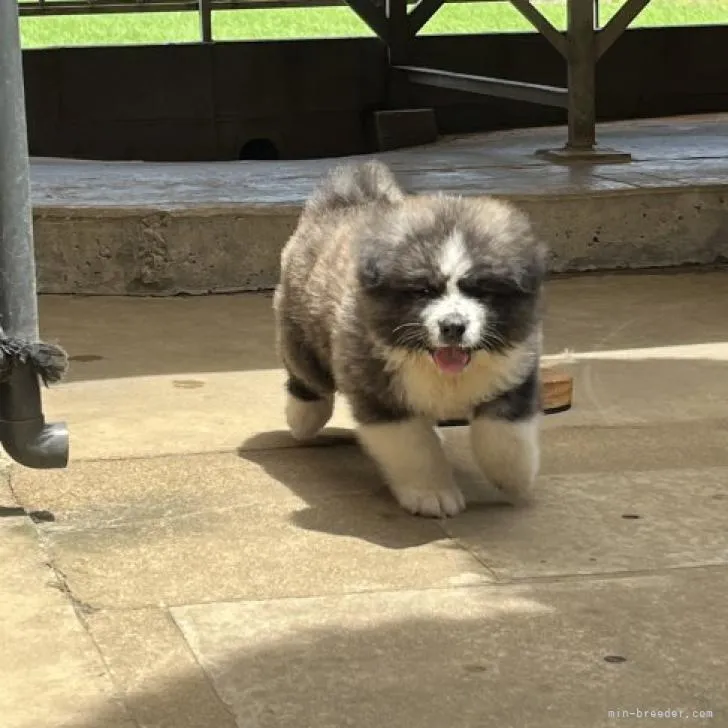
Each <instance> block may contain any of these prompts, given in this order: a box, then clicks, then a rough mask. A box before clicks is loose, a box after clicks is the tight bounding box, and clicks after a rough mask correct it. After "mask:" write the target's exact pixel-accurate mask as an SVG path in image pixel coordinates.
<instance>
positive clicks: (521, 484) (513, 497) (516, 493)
mask: <svg viewBox="0 0 728 728" xmlns="http://www.w3.org/2000/svg"><path fill="white" fill-rule="evenodd" d="M535 481H536V478H535V477H533V478H531V479H528V478H523V479H522V480H512V479H511V480H505V479H503V480H500V481H497V480H494V479H493V478H490V479H489V482H490V483H491V485H492V486H493V487H494V488H496V490H498V491H499V492H500V493H503V495H504V496H505V497H506V498H507V499H508V500H509V501H510V502H511V503H513V504H514V505H518V504H521V503H526V502H527V501H528V500H529V496H530V494H531V490H532V488H533V484H534V482H535Z"/></svg>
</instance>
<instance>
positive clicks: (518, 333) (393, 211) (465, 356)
mask: <svg viewBox="0 0 728 728" xmlns="http://www.w3.org/2000/svg"><path fill="white" fill-rule="evenodd" d="M544 267H545V251H544V249H543V247H542V246H541V245H540V243H539V242H538V241H537V240H536V239H535V237H534V235H533V233H532V230H531V227H530V225H529V223H528V220H527V218H526V217H525V216H524V215H523V214H521V213H520V212H518V211H517V210H516V209H515V208H513V207H512V206H511V205H509V204H506V203H504V202H501V201H498V200H495V199H492V198H488V197H477V198H476V197H471V198H461V197H456V196H450V195H406V194H405V193H404V192H403V191H402V190H401V188H400V187H399V186H398V184H397V182H396V181H395V179H394V177H393V176H392V174H391V173H390V171H389V170H388V169H387V167H385V166H384V165H382V164H380V163H378V162H370V163H366V164H362V165H356V166H350V167H343V168H339V169H337V170H335V171H334V172H332V173H331V174H330V175H329V176H328V177H327V178H326V179H325V180H324V181H323V182H322V184H321V185H320V186H319V187H318V189H317V190H316V191H315V193H314V194H313V196H312V197H311V199H310V200H309V202H308V204H307V205H306V207H305V209H304V211H303V214H302V215H301V218H300V220H299V224H298V227H297V229H296V231H295V232H294V234H293V235H292V237H291V239H290V240H289V241H288V243H287V245H286V246H285V248H284V250H283V253H282V256H281V280H280V284H279V286H278V287H277V289H276V293H275V297H274V308H275V313H276V323H277V339H278V348H279V352H280V356H281V359H282V363H283V366H284V367H285V369H286V370H287V372H288V383H287V389H288V404H287V407H286V413H287V419H288V423H289V426H290V428H291V431H292V433H293V434H294V436H295V437H297V438H299V439H308V438H310V437H313V436H314V435H316V433H317V432H318V431H319V430H320V429H321V428H322V427H323V426H324V425H325V424H326V422H327V421H328V419H329V418H330V416H331V412H332V408H333V396H334V393H335V392H337V391H338V392H340V393H341V394H343V395H344V396H346V397H347V399H348V400H349V402H350V404H351V408H352V411H353V413H354V417H355V418H356V420H357V423H358V426H359V428H358V431H359V438H360V441H361V443H362V445H363V446H364V448H365V449H366V450H367V451H368V452H369V453H370V455H371V456H372V457H373V458H374V460H375V461H376V462H377V464H378V465H379V468H380V470H381V472H382V473H383V475H384V477H385V478H386V480H387V482H388V484H389V486H390V488H391V490H392V492H393V494H394V495H395V497H396V498H397V500H398V501H399V503H400V504H401V505H402V506H403V507H404V508H405V509H407V510H408V511H410V512H412V513H417V514H421V515H427V516H452V515H455V514H457V513H459V512H460V511H462V510H463V508H464V507H465V501H464V499H463V496H462V493H461V492H460V490H459V489H458V486H457V485H456V484H455V481H454V479H453V476H452V473H451V471H450V467H449V465H448V463H447V461H446V458H445V455H444V452H443V450H442V446H441V443H440V440H439V439H438V438H437V436H436V434H435V431H434V426H435V425H436V423H437V422H438V421H441V420H444V419H457V418H463V419H469V420H470V422H471V438H472V447H473V450H474V453H475V459H476V461H477V462H478V464H479V465H480V467H481V469H482V470H483V473H484V475H485V476H486V477H487V478H488V479H489V480H490V481H491V482H492V483H493V484H494V485H495V486H497V487H499V488H501V489H502V490H503V491H504V492H506V493H507V494H509V495H510V496H512V497H514V498H518V497H520V496H522V495H523V494H524V493H525V491H527V490H528V488H529V487H530V485H531V483H532V482H533V480H534V478H535V477H536V473H537V471H538V462H539V448H538V417H539V413H540V402H539V386H538V385H539V382H538V365H539V356H540V347H541V327H540V298H541V287H542V280H543V276H544Z"/></svg>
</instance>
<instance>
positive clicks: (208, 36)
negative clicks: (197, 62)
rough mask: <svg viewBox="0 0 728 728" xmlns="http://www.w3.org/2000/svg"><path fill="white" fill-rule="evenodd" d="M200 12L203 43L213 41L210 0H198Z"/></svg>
mask: <svg viewBox="0 0 728 728" xmlns="http://www.w3.org/2000/svg"><path fill="white" fill-rule="evenodd" d="M197 7H198V12H199V14H200V36H201V38H202V42H203V43H212V4H211V2H210V0H197Z"/></svg>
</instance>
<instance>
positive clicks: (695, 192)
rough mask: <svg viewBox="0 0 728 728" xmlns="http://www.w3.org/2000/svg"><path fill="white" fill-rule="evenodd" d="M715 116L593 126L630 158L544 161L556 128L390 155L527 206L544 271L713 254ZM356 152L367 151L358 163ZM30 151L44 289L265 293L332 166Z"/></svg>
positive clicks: (725, 185) (723, 229)
mask: <svg viewBox="0 0 728 728" xmlns="http://www.w3.org/2000/svg"><path fill="white" fill-rule="evenodd" d="M727 134H728V116H727V115H722V116H721V115H718V116H715V115H714V116H710V117H694V118H689V119H685V118H682V119H665V120H654V121H640V122H636V121H630V122H624V123H622V122H620V123H614V124H605V125H602V127H601V128H600V132H599V138H600V141H601V142H603V143H604V144H605V145H607V146H610V147H614V148H617V149H621V150H624V151H628V152H630V153H631V154H632V157H633V161H632V162H631V163H629V164H598V165H591V164H584V163H579V164H572V165H566V166H561V165H555V164H553V163H551V162H546V161H544V160H543V159H541V158H539V157H537V156H536V155H535V154H534V152H535V151H536V150H538V149H541V148H549V147H558V146H559V145H561V144H562V143H563V139H564V138H565V131H564V129H561V128H553V129H535V130H525V131H514V132H499V133H491V134H477V135H471V136H465V137H459V138H447V139H443V140H442V141H440V142H438V143H436V144H433V145H426V146H422V147H418V148H414V149H408V150H400V151H395V152H388V153H385V154H382V155H380V158H381V159H382V160H384V161H386V162H388V163H389V164H390V165H391V166H392V168H393V169H394V171H395V172H396V173H397V174H398V176H399V177H400V179H401V180H402V183H403V185H404V186H405V188H406V189H408V190H410V191H412V192H423V191H434V190H446V191H449V192H454V193H458V194H465V195H474V194H475V195H478V194H494V195H498V196H501V197H504V198H507V199H510V200H512V201H514V202H515V203H517V204H518V205H520V206H521V207H522V208H523V209H524V210H526V211H527V212H528V213H529V214H530V215H531V216H532V219H533V221H534V224H535V226H536V228H537V230H538V231H539V233H540V235H541V236H542V237H543V239H544V240H545V241H546V242H547V243H548V244H549V245H550V246H551V249H552V268H553V270H554V271H585V270H594V269H617V268H644V267H652V266H674V265H682V264H688V263H700V264H711V263H715V262H721V261H723V262H724V261H725V259H726V256H727V255H728V227H727V226H726V222H725V221H726V219H728V216H727V215H726V210H727V209H728V196H727V194H726V193H727V192H728V157H726V152H725V138H726V135H727ZM357 159H365V157H360V158H357ZM346 161H349V162H350V161H353V159H352V158H349V159H345V160H331V159H329V160H313V161H296V162H217V163H195V164H188V163H180V164H153V163H141V162H140V163H135V162H119V163H107V162H104V163H102V162H77V161H68V160H49V159H46V160H44V159H36V160H34V161H33V165H32V179H33V200H34V210H35V212H34V219H35V238H36V247H37V258H38V274H39V286H40V290H41V291H42V292H44V293H86V294H108V295H128V294H132V295H169V294H174V293H207V292H226V291H250V290H259V289H266V288H271V287H272V286H273V285H274V284H275V282H276V280H277V277H278V261H279V255H280V250H281V247H282V246H283V244H284V243H285V241H286V239H287V237H288V236H289V235H290V233H291V231H292V230H293V228H294V226H295V224H296V219H297V216H298V214H299V212H300V209H301V205H302V204H303V202H304V200H305V199H306V197H307V196H308V194H310V192H311V190H312V189H313V186H314V185H315V184H316V182H317V181H318V180H319V179H320V177H321V176H322V175H323V174H324V173H325V171H326V170H327V169H329V168H330V167H331V166H332V165H333V164H337V163H341V162H346Z"/></svg>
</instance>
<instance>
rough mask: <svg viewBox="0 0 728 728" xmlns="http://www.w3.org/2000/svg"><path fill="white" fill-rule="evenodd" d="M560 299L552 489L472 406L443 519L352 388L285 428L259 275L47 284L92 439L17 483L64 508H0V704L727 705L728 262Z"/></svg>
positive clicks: (645, 720)
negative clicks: (187, 282) (61, 462)
mask: <svg viewBox="0 0 728 728" xmlns="http://www.w3.org/2000/svg"><path fill="white" fill-rule="evenodd" d="M548 305H549V311H548V323H547V330H546V348H547V354H548V355H549V356H550V357H553V359H554V360H557V361H562V363H563V362H565V364H564V365H565V366H567V367H569V368H570V369H571V370H572V372H573V373H574V375H575V403H574V408H573V410H572V411H570V412H568V413H564V414H560V415H554V416H551V417H547V418H546V419H545V421H544V434H543V443H544V465H543V473H542V476H541V478H540V482H539V485H538V488H537V490H536V498H535V502H534V503H533V504H532V505H531V506H530V507H528V508H523V509H515V508H511V507H509V506H505V505H503V504H501V503H499V502H498V499H497V496H496V495H495V494H494V493H492V492H489V491H488V490H487V489H485V487H484V486H482V485H481V484H480V483H479V482H478V480H477V477H475V474H474V473H473V468H472V463H471V462H470V460H469V458H468V456H467V449H466V448H465V447H464V444H465V443H464V433H463V431H461V430H459V429H457V428H453V429H450V430H448V431H447V435H446V440H447V446H448V451H449V453H450V455H451V457H452V459H453V461H454V463H455V465H456V467H457V469H458V474H459V475H458V477H459V478H460V479H461V481H462V482H463V484H464V485H465V488H466V491H467V493H468V495H469V499H470V501H471V503H470V508H469V510H468V511H467V512H466V513H465V514H463V515H462V516H460V517H458V518H455V519H451V520H448V521H443V522H440V521H430V520H423V519H417V518H414V517H411V516H408V515H407V514H405V513H403V512H402V511H401V510H399V509H398V508H397V507H396V506H395V505H394V503H393V502H392V499H391V498H390V497H389V496H388V494H387V492H386V490H385V489H384V488H383V487H382V485H381V482H380V480H379V478H378V476H377V473H376V472H375V470H374V468H373V466H372V464H371V462H369V460H368V459H367V458H365V457H364V456H363V454H362V453H361V452H360V451H359V449H358V447H357V446H356V444H355V443H354V441H353V437H352V433H351V430H350V425H351V420H350V418H349V415H348V413H347V411H346V409H345V407H339V408H338V409H337V413H336V417H335V421H334V422H333V423H332V428H330V430H329V431H327V433H326V434H325V436H323V437H322V438H321V439H320V441H319V442H318V443H316V444H315V445H314V446H310V447H300V446H298V445H296V444H295V443H294V442H293V441H292V440H291V439H290V438H289V436H288V435H287V433H286V432H285V428H284V422H283V415H282V406H281V404H282V395H281V383H282V375H281V372H280V371H279V370H278V369H277V364H276V361H275V357H274V356H273V353H272V318H271V311H270V297H269V296H268V295H267V294H242V295H235V296H232V295H231V296H218V297H208V298H175V299H128V298H103V299H98V298H80V297H54V296H51V297H43V298H42V300H41V318H42V322H43V326H44V329H45V331H44V336H45V338H46V339H51V340H52V339H58V340H59V341H61V342H62V343H63V344H64V345H65V346H66V347H67V348H68V350H69V352H70V354H71V356H72V358H73V361H72V365H73V367H72V371H71V374H70V377H69V379H68V381H67V382H66V383H64V384H63V385H61V386H59V387H57V388H55V389H54V390H52V391H50V392H49V393H47V394H46V396H45V401H46V404H47V406H46V410H47V415H48V417H49V418H52V419H57V418H65V419H67V420H68V422H69V425H70V428H71V437H72V443H71V447H72V463H71V465H70V467H69V468H68V470H67V471H62V472H58V471H48V472H35V471H28V470H21V469H19V468H15V467H12V468H9V469H8V468H6V470H5V471H4V478H5V479H4V481H3V484H2V486H0V505H16V506H18V505H20V506H23V507H25V508H26V509H28V510H41V509H42V510H47V511H50V512H51V513H52V514H53V516H54V518H55V520H53V521H47V522H37V523H35V522H33V521H32V520H31V519H29V518H25V517H14V518H4V519H1V520H0V552H1V553H0V570H2V579H1V580H0V644H1V645H2V649H0V686H1V687H0V716H2V720H1V721H0V724H1V725H2V728H57V727H58V728H60V727H61V726H63V727H64V728H66V727H71V726H72V727H73V728H141V727H142V726H149V727H151V726H154V727H155V728H218V727H219V728H258V727H260V728H279V727H280V728H288V727H289V726H290V728H304V727H306V728H307V727H309V726H310V727H311V728H340V727H342V726H352V727H353V728H380V727H381V726H387V727H388V728H410V727H411V726H417V727H418V728H420V727H421V728H446V727H447V728H449V727H450V726H457V727H458V728H461V727H462V728H476V727H477V728H481V727H482V726H494V728H585V727H586V726H588V727H589V728H606V727H607V726H615V725H634V726H657V725H660V726H664V725H670V724H671V721H672V720H677V721H679V720H682V722H683V723H685V724H689V725H695V726H721V727H722V726H728V691H726V677H725V675H726V670H725V654H726V651H728V622H727V621H726V619H725V601H726V598H727V597H728V413H727V411H726V402H727V401H728V374H727V373H726V372H727V371H728V369H727V364H728V333H727V332H728V329H727V328H726V312H727V311H728V273H725V272H710V273H700V272H689V273H680V274H665V275H646V274H640V275H617V276H614V275H604V276H586V277H576V278H571V279H564V280H555V281H553V282H551V283H550V284H549V289H548ZM565 350H569V351H568V354H566V355H565V354H564V352H565ZM610 711H611V712H610ZM638 711H642V712H643V713H644V712H647V713H648V715H647V716H646V717H645V716H643V715H642V714H641V713H639V712H638ZM649 711H668V712H669V711H675V716H676V717H668V718H664V717H658V714H657V712H655V715H654V717H652V716H651V715H650V714H649ZM679 711H682V713H678V712H679ZM678 715H681V716H682V717H677V716H678Z"/></svg>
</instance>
